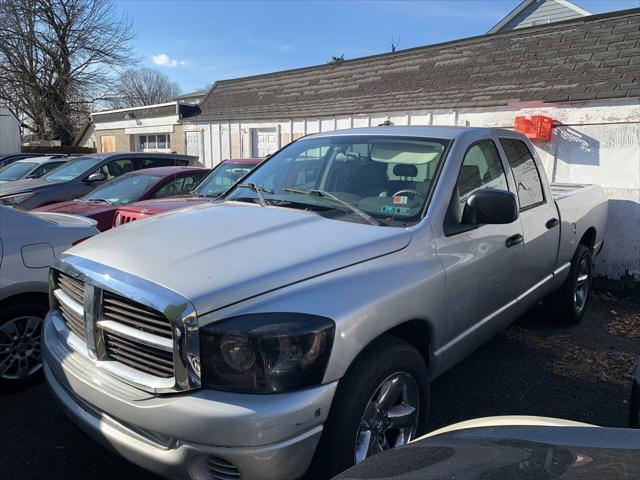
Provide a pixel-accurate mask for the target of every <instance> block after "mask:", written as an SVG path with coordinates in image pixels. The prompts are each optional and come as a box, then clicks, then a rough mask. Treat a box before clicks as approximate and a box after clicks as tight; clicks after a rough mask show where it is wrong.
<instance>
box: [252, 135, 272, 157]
mask: <svg viewBox="0 0 640 480" xmlns="http://www.w3.org/2000/svg"><path fill="white" fill-rule="evenodd" d="M251 132H252V134H251V139H252V146H251V155H252V156H253V157H266V156H267V155H271V154H272V153H274V152H275V151H276V150H278V132H277V131H276V129H275V128H257V129H254V130H252V131H251Z"/></svg>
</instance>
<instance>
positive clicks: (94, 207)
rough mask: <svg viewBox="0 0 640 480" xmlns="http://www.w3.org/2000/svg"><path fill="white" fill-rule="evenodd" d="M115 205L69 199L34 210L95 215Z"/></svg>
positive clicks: (110, 210) (109, 209)
mask: <svg viewBox="0 0 640 480" xmlns="http://www.w3.org/2000/svg"><path fill="white" fill-rule="evenodd" d="M116 208H118V206H117V205H109V204H108V203H101V202H83V201H82V200H69V201H67V202H58V203H52V204H50V205H45V206H44V207H39V208H36V209H34V211H36V212H59V213H73V214H76V215H84V216H90V215H97V214H100V213H104V212H113V211H114V210H115V209H116Z"/></svg>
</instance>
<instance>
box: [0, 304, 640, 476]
mask: <svg viewBox="0 0 640 480" xmlns="http://www.w3.org/2000/svg"><path fill="white" fill-rule="evenodd" d="M639 340H640V303H637V300H632V299H627V300H624V299H616V298H614V297H612V296H610V295H608V294H600V295H596V296H594V297H593V298H592V301H591V303H590V305H589V309H588V312H587V315H586V317H585V319H584V321H583V322H582V323H581V324H580V325H579V326H577V327H558V326H556V325H554V324H553V323H551V322H550V321H548V319H547V318H546V314H545V312H544V310H542V309H541V308H536V309H534V310H532V311H531V312H529V313H528V314H526V315H524V316H523V317H521V318H520V319H519V320H518V321H517V322H516V323H514V324H513V325H512V326H510V327H509V328H507V329H506V330H504V331H503V332H502V333H501V334H499V335H498V336H496V337H495V338H494V339H493V340H491V341H490V342H489V343H487V344H486V345H484V346H483V347H481V348H480V349H479V350H477V351H476V352H474V353H473V354H472V355H470V356H469V357H468V358H467V359H466V360H464V361H463V362H462V363H460V364H459V365H458V366H456V367H455V368H453V369H452V370H450V371H449V372H447V373H446V374H445V375H443V376H442V377H440V378H439V379H438V380H436V381H435V382H434V384H433V386H432V408H431V425H430V426H431V427H432V428H438V427H441V426H444V425H448V424H451V423H454V422H458V421H462V420H467V419H470V418H476V417H483V416H491V415H507V414H510V415H543V416H552V417H560V418H567V419H571V420H578V421H583V422H588V423H593V424H596V425H603V426H611V427H624V426H626V425H627V421H628V410H629V403H628V399H629V395H630V389H631V374H632V371H633V368H634V365H635V364H636V363H637V362H638V361H640V341H639ZM0 452H2V454H1V455H0V458H1V460H0V479H20V480H28V479H41V478H47V479H54V480H55V479H64V480H74V479H87V478H91V479H93V480H98V479H109V480H118V479H134V478H135V479H138V480H141V479H150V478H153V477H152V476H151V475H148V474H146V473H144V472H142V471H141V470H139V469H136V468H134V467H133V466H131V465H129V464H126V463H125V462H122V461H119V460H117V459H116V458H114V457H112V456H110V455H108V454H105V453H104V452H103V451H102V450H101V449H100V448H99V447H97V446H96V445H94V444H93V442H92V441H91V440H89V439H88V438H87V437H85V436H84V435H83V434H81V433H80V432H79V431H78V430H76V429H75V427H73V426H72V425H71V423H70V422H69V421H67V419H66V418H65V417H64V416H63V414H62V413H61V412H60V411H59V410H58V409H57V407H56V405H55V403H54V402H53V399H52V397H51V395H50V394H49V392H48V390H47V387H46V385H44V384H43V383H40V384H37V385H34V386H31V387H29V388H25V389H22V390H20V391H9V392H6V391H5V392H2V394H0Z"/></svg>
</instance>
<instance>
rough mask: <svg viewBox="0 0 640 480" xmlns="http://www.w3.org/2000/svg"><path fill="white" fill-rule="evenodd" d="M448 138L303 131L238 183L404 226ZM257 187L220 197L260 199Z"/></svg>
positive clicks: (328, 213) (287, 203) (327, 210)
mask: <svg viewBox="0 0 640 480" xmlns="http://www.w3.org/2000/svg"><path fill="white" fill-rule="evenodd" d="M449 142H450V141H449V140H444V139H437V138H414V137H400V136H398V137H392V136H373V135H366V136H365V135H357V136H356V135H349V136H329V137H320V138H313V137H311V138H308V139H304V140H299V141H297V142H294V143H292V144H290V145H289V146H288V147H286V148H284V149H283V150H281V151H280V152H278V153H277V154H275V155H274V156H272V157H271V158H270V159H269V160H268V161H267V162H265V163H264V164H263V165H262V166H261V167H260V168H258V169H257V170H255V171H254V172H253V173H251V174H250V175H248V176H247V177H246V178H245V179H244V180H243V185H245V186H248V185H254V186H255V187H258V188H259V190H260V192H261V194H262V196H263V197H264V200H265V201H266V203H267V205H277V206H280V207H290V208H301V209H305V210H311V211H315V212H317V213H319V214H321V215H324V216H325V217H327V218H333V219H337V220H346V221H356V222H364V221H367V217H366V216H369V217H373V219H375V220H377V221H378V222H379V223H380V224H383V225H389V226H406V225H408V224H411V223H415V222H417V221H419V220H420V217H421V214H422V210H423V208H424V205H425V203H426V201H427V198H428V197H429V193H430V191H431V188H432V182H433V179H434V176H435V174H436V172H437V171H438V166H439V164H440V162H441V161H442V158H443V155H444V152H445V151H446V149H447V146H448V144H449ZM258 188H238V187H236V188H234V189H233V190H232V191H231V192H230V193H229V194H228V195H227V199H228V200H237V201H251V202H255V203H262V202H260V198H259V195H258V194H257V192H256V190H258ZM332 197H335V198H332ZM340 201H342V203H341V202H340ZM345 202H346V203H347V205H345V204H344V203H345ZM353 207H355V208H353ZM358 211H359V212H358ZM363 213H364V214H365V215H364V216H363V215H362V214H363ZM369 220H371V219H370V218H369ZM369 223H371V221H369Z"/></svg>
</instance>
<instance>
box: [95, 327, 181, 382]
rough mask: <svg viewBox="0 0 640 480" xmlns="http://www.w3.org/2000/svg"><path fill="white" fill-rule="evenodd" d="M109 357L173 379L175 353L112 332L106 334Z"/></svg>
mask: <svg viewBox="0 0 640 480" xmlns="http://www.w3.org/2000/svg"><path fill="white" fill-rule="evenodd" d="M104 343H105V346H106V349H107V356H108V357H109V358H111V359H113V360H117V361H118V362H120V363H124V364H125V365H129V366H130V367H132V368H135V369H136V370H142V371H143V372H147V373H149V374H151V375H155V376H156V377H163V378H170V377H173V353H172V352H167V351H164V350H161V349H159V348H155V347H151V346H148V345H144V344H143V343H140V342H136V341H135V340H131V339H129V338H126V337H123V336H122V335H118V334H116V333H112V332H106V331H105V332H104Z"/></svg>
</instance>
